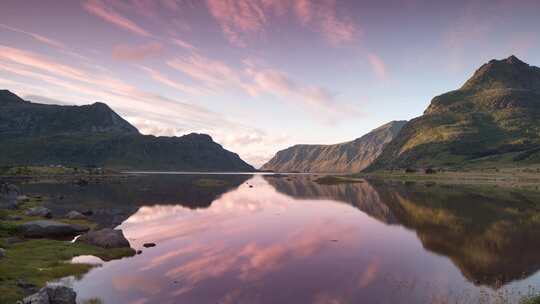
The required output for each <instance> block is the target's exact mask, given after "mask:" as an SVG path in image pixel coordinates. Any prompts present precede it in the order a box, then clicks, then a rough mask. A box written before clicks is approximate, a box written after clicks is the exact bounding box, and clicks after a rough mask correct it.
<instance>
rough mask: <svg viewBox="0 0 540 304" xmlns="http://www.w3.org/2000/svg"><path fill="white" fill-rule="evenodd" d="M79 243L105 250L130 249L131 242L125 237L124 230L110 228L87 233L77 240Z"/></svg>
mask: <svg viewBox="0 0 540 304" xmlns="http://www.w3.org/2000/svg"><path fill="white" fill-rule="evenodd" d="M77 242H83V243H87V244H91V245H94V246H98V247H103V248H121V247H129V241H128V240H127V239H126V237H125V236H124V233H123V232H122V230H115V229H110V228H105V229H101V230H96V231H90V232H88V233H85V234H83V235H81V236H80V237H79V238H78V239H77Z"/></svg>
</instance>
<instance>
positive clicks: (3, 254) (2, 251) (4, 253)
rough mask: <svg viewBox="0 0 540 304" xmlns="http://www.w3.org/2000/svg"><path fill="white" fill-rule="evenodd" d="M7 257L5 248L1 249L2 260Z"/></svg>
mask: <svg viewBox="0 0 540 304" xmlns="http://www.w3.org/2000/svg"><path fill="white" fill-rule="evenodd" d="M5 256H6V250H5V249H4V248H0V259H1V258H3V257H5Z"/></svg>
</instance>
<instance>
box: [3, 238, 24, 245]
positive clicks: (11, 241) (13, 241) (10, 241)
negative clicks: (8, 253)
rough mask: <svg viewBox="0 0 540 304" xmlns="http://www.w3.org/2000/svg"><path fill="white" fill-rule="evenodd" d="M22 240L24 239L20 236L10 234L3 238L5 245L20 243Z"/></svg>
mask: <svg viewBox="0 0 540 304" xmlns="http://www.w3.org/2000/svg"><path fill="white" fill-rule="evenodd" d="M22 242H24V239H22V238H20V237H18V236H12V237H8V238H5V239H4V244H6V246H11V245H14V244H19V243H22Z"/></svg>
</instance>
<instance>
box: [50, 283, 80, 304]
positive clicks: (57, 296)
mask: <svg viewBox="0 0 540 304" xmlns="http://www.w3.org/2000/svg"><path fill="white" fill-rule="evenodd" d="M45 289H46V290H47V294H48V295H49V303H51V304H75V302H76V299H77V294H76V293H75V291H73V289H71V288H69V287H66V286H47V287H45Z"/></svg>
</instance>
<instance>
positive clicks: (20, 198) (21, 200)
mask: <svg viewBox="0 0 540 304" xmlns="http://www.w3.org/2000/svg"><path fill="white" fill-rule="evenodd" d="M29 201H30V198H29V197H28V196H26V195H18V196H17V202H19V204H20V203H26V202H29Z"/></svg>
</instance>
